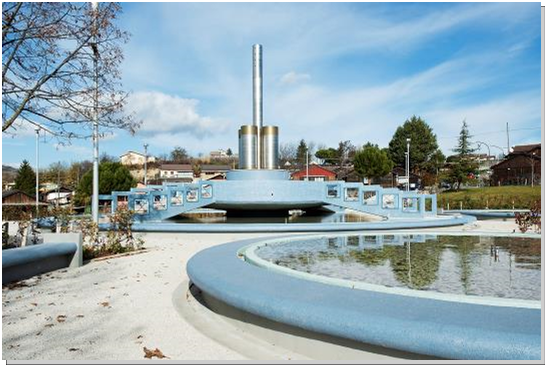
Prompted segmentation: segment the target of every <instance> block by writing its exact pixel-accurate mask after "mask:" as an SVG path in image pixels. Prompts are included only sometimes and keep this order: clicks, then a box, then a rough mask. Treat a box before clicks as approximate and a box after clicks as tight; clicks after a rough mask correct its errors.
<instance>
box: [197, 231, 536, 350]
mask: <svg viewBox="0 0 547 367" xmlns="http://www.w3.org/2000/svg"><path fill="white" fill-rule="evenodd" d="M256 242H258V241H257V240H247V241H238V242H233V243H230V244H226V245H221V246H216V247H212V248H209V249H206V250H203V251H201V252H199V253H198V254H196V255H195V256H194V257H192V258H191V259H190V260H189V262H188V264H187V273H188V276H189V277H190V279H191V281H192V282H193V283H194V284H195V285H196V286H197V287H199V288H200V289H201V290H202V291H203V292H205V293H206V294H210V295H211V296H212V297H215V298H216V299H219V300H220V301H222V302H225V303H227V304H228V305H231V306H233V307H237V308H239V309H241V310H243V311H245V312H249V313H251V314H254V315H257V316H261V317H264V318H267V319H270V320H273V321H276V322H280V323H284V324H288V325H292V326H296V327H299V328H303V329H305V330H310V331H313V332H318V333H324V334H327V335H333V336H338V337H342V338H348V339H351V340H356V341H359V342H362V343H368V344H373V345H379V346H382V347H386V348H391V349H396V350H403V351H407V352H411V353H417V354H422V355H429V356H436V357H440V358H448V359H475V360H540V359H541V348H542V342H541V310H540V309H528V308H518V307H499V306H488V305H480V304H469V303H456V302H447V301H441V300H435V299H426V298H417V297H409V296H403V295H396V294H386V293H381V292H374V291H366V290H357V289H350V288H346V287H338V286H333V285H327V284H322V283H318V282H313V281H308V280H304V279H299V278H295V277H291V276H287V275H284V274H279V273H276V272H271V271H266V270H264V269H261V268H258V267H256V266H253V265H251V264H248V263H246V262H243V261H242V260H240V259H239V258H238V257H237V252H238V250H239V249H241V248H242V247H244V246H247V245H250V244H252V243H256Z"/></svg>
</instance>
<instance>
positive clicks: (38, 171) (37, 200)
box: [36, 127, 40, 218]
mask: <svg viewBox="0 0 547 367" xmlns="http://www.w3.org/2000/svg"><path fill="white" fill-rule="evenodd" d="M39 157H40V128H39V127H37V128H36V218H38V216H39V215H40V209H39V199H38V197H39V195H40V165H39V161H38V159H39Z"/></svg>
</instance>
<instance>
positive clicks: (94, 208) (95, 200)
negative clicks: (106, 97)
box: [91, 2, 99, 223]
mask: <svg viewBox="0 0 547 367" xmlns="http://www.w3.org/2000/svg"><path fill="white" fill-rule="evenodd" d="M91 6H92V7H93V18H94V19H93V30H92V31H93V43H92V48H93V67H94V68H95V97H94V101H93V102H94V106H93V109H94V116H93V196H92V203H91V213H92V216H93V222H95V223H99V70H98V58H99V51H98V49H97V14H98V6H99V4H98V3H96V2H92V3H91Z"/></svg>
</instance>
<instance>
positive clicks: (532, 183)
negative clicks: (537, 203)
mask: <svg viewBox="0 0 547 367" xmlns="http://www.w3.org/2000/svg"><path fill="white" fill-rule="evenodd" d="M531 158H532V181H530V182H531V186H532V187H534V166H535V165H536V159H535V158H536V152H533V153H532V156H531Z"/></svg>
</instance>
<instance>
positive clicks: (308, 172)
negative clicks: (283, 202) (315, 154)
mask: <svg viewBox="0 0 547 367" xmlns="http://www.w3.org/2000/svg"><path fill="white" fill-rule="evenodd" d="M308 157H309V151H308V148H306V181H309V180H310V163H309V158H308Z"/></svg>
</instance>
